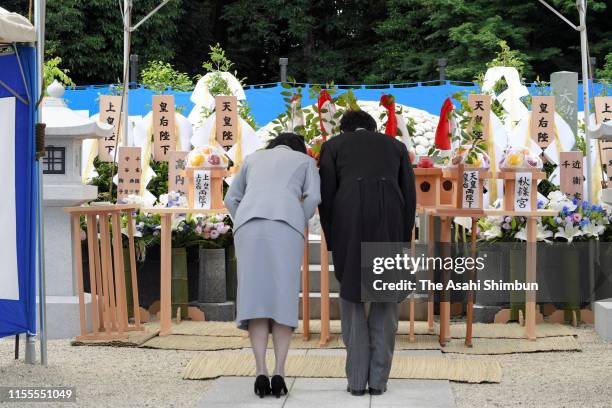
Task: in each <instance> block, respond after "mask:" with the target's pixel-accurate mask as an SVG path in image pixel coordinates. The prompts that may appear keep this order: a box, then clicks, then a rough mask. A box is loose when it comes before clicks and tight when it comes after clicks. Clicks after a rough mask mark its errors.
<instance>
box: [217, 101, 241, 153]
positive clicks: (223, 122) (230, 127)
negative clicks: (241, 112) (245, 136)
mask: <svg viewBox="0 0 612 408" xmlns="http://www.w3.org/2000/svg"><path fill="white" fill-rule="evenodd" d="M215 113H216V115H217V116H216V136H217V142H218V143H219V144H220V145H221V146H223V147H226V148H227V147H231V146H233V145H234V144H235V143H236V138H237V137H238V126H239V123H238V100H237V98H236V97H235V96H215Z"/></svg>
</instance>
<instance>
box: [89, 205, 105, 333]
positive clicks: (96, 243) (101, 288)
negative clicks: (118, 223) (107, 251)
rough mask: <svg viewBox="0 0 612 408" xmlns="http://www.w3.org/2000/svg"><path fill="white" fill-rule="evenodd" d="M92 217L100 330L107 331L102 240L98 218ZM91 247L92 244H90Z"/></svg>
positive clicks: (93, 215)
mask: <svg viewBox="0 0 612 408" xmlns="http://www.w3.org/2000/svg"><path fill="white" fill-rule="evenodd" d="M90 216H91V229H92V231H91V235H92V238H93V251H94V257H93V260H94V262H95V267H96V289H97V292H98V317H99V322H98V329H99V330H105V324H104V322H105V317H104V316H105V305H106V301H105V298H104V296H105V293H104V285H103V283H102V261H101V260H100V238H99V236H98V231H99V230H98V216H97V215H96V214H90ZM89 228H90V226H89V221H88V222H87V229H88V230H89ZM90 245H91V244H90Z"/></svg>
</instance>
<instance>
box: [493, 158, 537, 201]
mask: <svg viewBox="0 0 612 408" xmlns="http://www.w3.org/2000/svg"><path fill="white" fill-rule="evenodd" d="M517 173H531V177H532V180H533V183H531V211H536V210H537V209H538V200H537V197H538V183H537V180H543V179H545V178H546V173H544V172H543V171H541V170H540V169H534V168H530V169H505V170H502V171H499V172H498V173H497V174H496V178H498V179H501V180H504V201H503V207H502V208H503V209H505V210H511V211H514V192H515V188H516V174H517Z"/></svg>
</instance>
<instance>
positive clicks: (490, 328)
mask: <svg viewBox="0 0 612 408" xmlns="http://www.w3.org/2000/svg"><path fill="white" fill-rule="evenodd" d="M299 324H300V326H299V327H298V328H297V329H296V333H303V328H302V322H301V321H300V323H299ZM147 327H149V328H151V329H159V323H147ZM465 329H466V325H465V323H462V322H457V323H451V336H452V337H453V338H464V337H465ZM408 330H409V323H408V322H406V321H402V322H400V324H399V334H408ZM435 330H436V331H437V330H438V327H437V324H436V326H435ZM310 333H311V334H320V333H321V321H320V320H312V321H311V322H310ZM330 333H332V334H339V333H340V321H339V320H332V321H330ZM415 333H416V334H430V333H429V330H428V326H427V322H422V321H418V322H415ZM172 334H189V335H195V336H217V337H225V336H228V337H240V336H246V332H245V331H244V330H240V329H238V328H236V325H235V324H234V322H194V321H183V322H181V323H180V324H178V325H177V324H173V326H172ZM536 334H537V336H538V337H557V336H573V335H577V334H578V332H577V331H576V330H575V329H574V328H573V327H571V326H566V325H561V324H553V323H541V324H538V325H537V326H536ZM473 337H482V338H492V339H501V338H509V339H522V338H524V337H525V328H524V327H523V326H521V325H519V324H518V323H507V324H485V323H475V324H474V325H473Z"/></svg>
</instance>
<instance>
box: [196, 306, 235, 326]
mask: <svg viewBox="0 0 612 408" xmlns="http://www.w3.org/2000/svg"><path fill="white" fill-rule="evenodd" d="M191 306H195V307H197V308H199V309H200V310H201V311H202V312H204V317H205V318H206V321H209V322H210V321H212V322H231V321H233V320H234V319H235V318H236V304H235V303H234V302H209V303H198V302H193V303H191Z"/></svg>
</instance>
